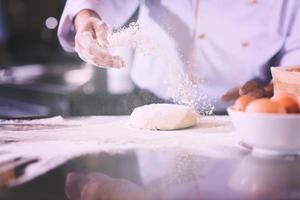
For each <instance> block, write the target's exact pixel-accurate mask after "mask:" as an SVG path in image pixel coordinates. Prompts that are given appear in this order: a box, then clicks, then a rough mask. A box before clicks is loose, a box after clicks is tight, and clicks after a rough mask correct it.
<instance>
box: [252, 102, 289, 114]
mask: <svg viewBox="0 0 300 200" xmlns="http://www.w3.org/2000/svg"><path fill="white" fill-rule="evenodd" d="M246 112H251V113H286V109H285V107H284V106H282V105H281V104H280V103H278V102H276V101H272V100H270V99H267V98H262V99H256V100H254V101H252V102H250V103H249V104H248V106H247V107H246Z"/></svg>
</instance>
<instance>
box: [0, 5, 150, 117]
mask: <svg viewBox="0 0 300 200" xmlns="http://www.w3.org/2000/svg"><path fill="white" fill-rule="evenodd" d="M64 4H65V0H43V1H36V0H26V1H25V0H1V1H0V117H1V118H20V117H50V116H55V115H62V116H65V117H67V116H82V115H122V114H129V113H130V112H131V110H132V108H133V107H134V106H136V105H139V104H141V103H142V102H141V101H142V100H141V99H138V98H135V95H137V94H136V93H135V92H134V85H133V84H132V82H131V80H130V78H129V73H128V72H129V70H130V67H128V68H126V69H124V70H121V71H120V70H118V71H107V70H103V69H99V68H95V67H93V66H90V65H87V64H85V63H82V62H81V60H80V59H78V57H77V55H76V54H70V53H66V52H64V50H63V49H62V48H61V46H60V44H59V42H58V39H57V28H58V23H59V19H60V16H61V13H62V11H63V8H64ZM134 19H135V16H133V17H132V20H134ZM132 20H131V21H132ZM117 51H119V52H117V53H118V54H123V55H124V57H125V60H126V62H127V65H128V66H130V61H131V59H130V58H131V57H132V55H133V52H132V50H130V49H119V50H117ZM144 98H151V97H147V96H146V97H144Z"/></svg>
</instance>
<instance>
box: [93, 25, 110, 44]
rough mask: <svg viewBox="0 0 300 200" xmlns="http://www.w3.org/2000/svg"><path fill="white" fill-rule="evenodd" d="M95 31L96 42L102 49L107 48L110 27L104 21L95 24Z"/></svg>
mask: <svg viewBox="0 0 300 200" xmlns="http://www.w3.org/2000/svg"><path fill="white" fill-rule="evenodd" d="M94 31H95V35H96V40H97V42H98V44H99V46H101V47H105V48H107V46H108V41H107V31H108V27H107V25H106V24H105V23H103V22H102V21H99V22H97V23H95V24H94Z"/></svg>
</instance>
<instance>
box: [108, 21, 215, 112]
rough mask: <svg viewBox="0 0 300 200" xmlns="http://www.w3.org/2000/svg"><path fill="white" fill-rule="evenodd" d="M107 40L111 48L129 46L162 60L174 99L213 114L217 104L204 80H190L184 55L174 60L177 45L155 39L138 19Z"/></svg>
mask: <svg viewBox="0 0 300 200" xmlns="http://www.w3.org/2000/svg"><path fill="white" fill-rule="evenodd" d="M169 37H170V36H169ZM170 38H171V37H170ZM108 42H109V47H110V48H113V47H117V46H127V47H131V48H134V49H136V50H137V51H139V52H141V53H142V54H143V55H145V56H152V57H154V58H156V59H158V61H159V62H160V63H162V64H163V65H164V66H166V77H165V80H164V84H165V86H166V87H167V88H168V92H169V93H170V94H172V100H173V101H174V102H175V103H178V104H181V105H187V106H190V107H192V108H194V109H195V110H197V111H198V112H199V113H200V114H208V115H210V114H212V113H213V110H214V106H213V104H212V103H211V100H210V99H209V98H208V96H207V95H206V94H205V93H204V92H203V84H204V83H203V81H201V82H200V83H197V84H195V83H193V82H192V81H191V80H190V79H189V77H188V75H187V73H185V71H184V69H183V67H182V66H185V65H186V64H185V63H183V61H182V59H181V58H178V59H175V58H174V55H173V54H172V53H170V52H174V46H168V45H167V43H166V44H160V43H158V42H156V41H155V40H154V39H153V38H151V36H150V35H149V34H147V33H145V32H143V31H142V30H141V29H140V27H139V24H138V23H136V22H134V23H131V24H130V25H129V26H128V27H124V28H122V29H121V30H119V31H117V32H115V33H110V34H109V35H108ZM179 57H180V56H179Z"/></svg>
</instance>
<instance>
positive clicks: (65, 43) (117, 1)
mask: <svg viewBox="0 0 300 200" xmlns="http://www.w3.org/2000/svg"><path fill="white" fill-rule="evenodd" d="M138 5H139V1H138V0H68V1H67V3H66V5H65V8H64V11H63V14H62V17H61V19H60V23H59V27H58V39H59V41H60V43H61V45H62V47H63V48H64V49H65V50H66V51H69V52H74V46H75V42H74V36H75V29H74V26H73V19H74V17H75V16H76V14H77V13H78V12H79V11H81V10H83V9H90V10H93V11H94V12H96V13H97V14H98V15H99V16H101V18H102V20H103V21H104V22H106V23H107V24H109V25H110V26H112V27H113V28H116V27H120V26H122V25H123V24H124V23H125V22H126V21H127V20H128V19H129V18H130V17H131V15H132V14H133V13H134V11H135V10H136V9H137V8H138Z"/></svg>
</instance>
